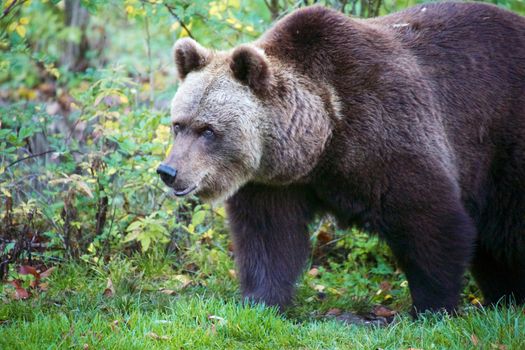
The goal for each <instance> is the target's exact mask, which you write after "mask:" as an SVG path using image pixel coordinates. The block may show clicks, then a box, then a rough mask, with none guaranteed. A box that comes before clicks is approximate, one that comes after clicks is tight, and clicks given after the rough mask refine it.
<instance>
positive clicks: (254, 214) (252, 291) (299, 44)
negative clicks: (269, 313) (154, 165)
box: [174, 3, 525, 311]
mask: <svg viewBox="0 0 525 350" xmlns="http://www.w3.org/2000/svg"><path fill="white" fill-rule="evenodd" d="M259 51H260V52H259ZM236 52H237V54H235V53H234V55H233V57H234V59H233V62H236V59H235V57H241V58H242V60H241V61H240V63H242V65H239V66H236V65H235V64H234V63H231V62H232V58H224V57H229V55H231V54H229V53H220V54H217V55H219V57H222V58H221V60H222V61H224V62H225V63H217V65H216V66H214V65H213V63H210V65H209V66H210V68H204V71H205V72H204V73H202V74H203V75H202V76H203V78H202V79H208V78H207V77H210V76H211V77H217V76H219V75H220V74H217V73H216V72H217V71H220V72H223V70H221V69H222V68H221V69H219V68H213V67H219V66H220V67H224V66H225V65H227V66H228V67H230V68H229V69H230V73H224V74H226V75H228V74H229V77H230V78H227V79H234V80H237V81H239V82H240V83H241V84H243V85H247V86H248V87H249V90H250V91H249V92H241V90H237V88H236V87H235V89H234V90H235V91H236V92H237V91H239V94H240V95H242V96H244V94H245V93H246V97H247V98H249V101H250V102H249V103H250V104H253V105H254V106H256V107H253V108H255V109H256V110H257V113H255V114H254V116H253V118H252V119H249V120H257V121H258V124H257V130H258V131H257V132H255V131H254V133H253V134H251V135H256V136H255V138H258V137H260V139H259V140H260V142H259V143H257V145H258V146H255V145H251V144H250V146H249V147H250V149H252V150H257V151H250V152H251V153H250V154H252V155H253V154H254V153H253V152H256V154H257V157H258V158H257V162H256V163H253V162H252V163H253V164H255V165H253V166H252V168H253V169H252V170H250V171H246V172H245V173H243V176H242V180H238V181H237V180H236V181H235V183H236V185H235V188H234V191H233V192H236V193H235V194H234V195H233V196H231V197H230V198H229V199H228V201H227V209H228V214H229V219H230V222H231V229H232V236H233V240H234V243H235V254H236V261H237V264H238V269H239V276H240V282H241V286H242V289H243V293H244V295H245V297H247V298H253V299H255V300H258V301H262V302H265V303H266V304H269V305H278V306H281V307H282V306H286V305H287V304H289V302H290V301H291V298H292V296H293V289H294V283H295V282H296V279H297V277H298V276H299V274H300V272H301V270H302V268H303V266H304V263H305V261H306V259H307V256H308V251H309V248H308V235H307V229H306V225H307V224H308V222H309V221H310V220H312V218H313V216H314V215H315V214H316V213H320V214H324V213H330V214H332V215H333V216H335V217H336V218H337V220H338V222H339V223H340V224H341V225H344V226H349V225H357V226H360V227H363V228H366V229H367V230H369V231H371V232H376V233H378V234H379V235H380V236H381V237H382V238H383V239H384V240H386V242H388V244H389V246H390V247H391V249H392V251H393V253H394V254H395V256H396V258H397V260H398V262H399V264H400V266H401V267H402V269H403V270H404V272H405V274H406V276H407V279H408V282H409V286H410V291H411V294H412V298H413V304H414V308H415V310H417V311H425V310H433V311H437V310H447V311H452V310H454V309H455V308H456V306H457V302H458V297H459V292H460V290H461V281H462V277H463V275H464V273H465V271H466V269H467V268H468V267H469V266H470V267H471V269H472V272H473V275H474V277H475V278H476V280H477V282H478V284H479V286H480V288H481V289H482V291H483V293H484V296H485V298H486V300H487V301H488V302H497V301H498V300H499V299H500V298H502V297H513V298H514V299H515V300H516V301H518V302H525V19H524V18H523V17H520V16H518V15H515V14H513V13H510V12H508V11H505V10H502V9H499V8H497V7H494V6H490V5H484V4H477V3H440V4H427V5H422V6H417V7H414V8H411V9H408V10H406V11H402V12H399V13H396V14H393V15H390V16H386V17H380V18H376V19H371V20H357V19H350V18H348V17H346V16H344V15H342V14H340V13H337V12H335V11H332V10H328V9H326V8H323V7H317V6H316V7H309V8H305V9H301V10H298V11H296V12H294V13H292V14H290V15H288V16H287V17H285V18H284V19H282V20H281V21H279V22H278V23H277V24H276V25H275V26H274V27H273V28H272V29H270V30H269V31H268V32H267V33H265V34H264V35H263V37H261V38H260V39H259V40H258V41H256V42H255V43H253V44H251V48H250V49H243V50H242V51H240V53H239V51H236ZM239 54H241V56H239ZM221 55H222V56H221ZM250 55H252V56H250ZM197 61H198V60H197ZM222 61H221V62H222ZM210 62H213V59H211V60H210ZM250 62H251V63H250ZM254 62H255V63H254ZM237 68H239V69H237ZM206 69H208V70H209V71H206ZM206 72H208V73H206ZM214 72H215V73H214ZM232 72H233V73H232ZM250 72H252V73H254V74H255V75H250ZM241 73H242V74H241ZM186 74H187V73H186ZM191 74H192V73H190V74H189V75H188V77H190V76H191ZM196 74H197V73H196ZM199 74H201V73H199ZM221 74H223V73H221ZM239 75H240V76H242V77H244V78H245V80H244V81H243V80H242V79H239ZM258 75H259V76H263V77H264V79H263V80H261V81H256V80H253V79H254V77H257V76H258ZM221 76H222V75H221ZM199 77H200V76H199ZM204 77H206V78H204ZM194 79H197V75H195V78H194ZM199 79H200V78H199ZM210 79H211V78H210ZM195 81H197V80H195ZM199 81H200V80H199ZM203 81H208V80H203ZM183 84H189V83H186V82H185V83H183ZM187 89H188V91H189V90H190V88H187ZM209 89H212V90H213V89H214V88H213V84H212V83H210V85H209V88H208V90H209ZM217 89H219V90H220V88H217ZM232 91H233V90H232ZM176 99H177V98H176ZM195 103H197V104H199V103H198V102H195ZM202 104H203V102H202V101H201V102H200V105H202ZM238 104H239V106H243V104H242V103H240V102H239V103H238ZM174 105H177V106H178V105H181V104H177V103H175V104H174ZM174 109H177V107H176V106H175V107H174ZM256 115H260V117H257V116H256ZM236 118H238V119H237V120H239V122H240V123H249V124H251V123H253V121H249V120H248V119H246V118H244V117H243V118H241V119H239V118H240V117H236ZM229 142H240V141H229ZM174 152H177V151H176V150H175V151H174ZM209 152H212V151H209ZM259 152H260V153H259ZM174 157H175V156H174ZM220 157H223V158H224V157H226V156H225V155H224V153H223V154H222V155H221V156H219V158H220ZM228 157H229V156H228ZM232 174H233V173H232ZM232 176H233V175H232ZM221 180H224V179H222V178H221ZM181 181H182V180H181ZM185 181H189V182H191V181H190V180H185ZM199 181H200V180H199ZM212 182H213V181H212V180H208V183H210V184H211V183H212ZM210 186H211V185H210ZM202 191H203V193H204V192H205V190H204V189H203V190H202ZM222 192H224V191H222ZM222 192H221V193H222ZM197 193H198V192H197ZM217 193H218V192H217ZM229 195H231V192H229V193H228V195H226V196H225V197H229ZM209 197H220V195H219V194H215V195H213V196H209Z"/></svg>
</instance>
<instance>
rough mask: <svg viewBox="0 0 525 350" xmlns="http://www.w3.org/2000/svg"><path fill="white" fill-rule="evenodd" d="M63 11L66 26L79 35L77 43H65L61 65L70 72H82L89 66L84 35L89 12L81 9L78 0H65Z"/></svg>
mask: <svg viewBox="0 0 525 350" xmlns="http://www.w3.org/2000/svg"><path fill="white" fill-rule="evenodd" d="M65 11H66V18H65V20H66V26H68V27H75V28H78V29H79V31H80V33H81V34H80V40H79V41H78V42H73V41H66V43H65V50H64V55H63V56H62V64H63V65H64V66H66V67H68V68H69V69H70V70H72V71H77V72H78V71H83V70H85V69H86V68H87V67H88V65H89V63H88V60H87V58H86V52H87V51H88V49H89V43H88V39H87V35H86V29H87V26H88V23H89V12H88V11H87V9H86V8H84V7H82V5H81V2H80V0H66V1H65Z"/></svg>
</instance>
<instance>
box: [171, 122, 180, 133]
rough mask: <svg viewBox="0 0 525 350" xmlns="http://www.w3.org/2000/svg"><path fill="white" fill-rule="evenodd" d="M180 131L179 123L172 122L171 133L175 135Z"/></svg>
mask: <svg viewBox="0 0 525 350" xmlns="http://www.w3.org/2000/svg"><path fill="white" fill-rule="evenodd" d="M179 131H180V124H179V123H174V124H173V133H174V134H175V135H177V133H178V132H179Z"/></svg>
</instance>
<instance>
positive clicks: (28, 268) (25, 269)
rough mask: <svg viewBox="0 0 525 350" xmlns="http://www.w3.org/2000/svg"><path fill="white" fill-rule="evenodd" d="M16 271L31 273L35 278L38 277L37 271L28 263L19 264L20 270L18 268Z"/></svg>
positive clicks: (22, 273) (23, 273)
mask: <svg viewBox="0 0 525 350" xmlns="http://www.w3.org/2000/svg"><path fill="white" fill-rule="evenodd" d="M18 273H20V274H21V275H33V276H35V278H40V274H39V273H38V271H37V270H36V269H35V268H34V267H33V266H29V265H23V266H20V270H18Z"/></svg>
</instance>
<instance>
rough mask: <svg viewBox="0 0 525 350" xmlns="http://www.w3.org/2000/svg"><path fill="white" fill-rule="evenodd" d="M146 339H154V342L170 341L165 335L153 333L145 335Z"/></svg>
mask: <svg viewBox="0 0 525 350" xmlns="http://www.w3.org/2000/svg"><path fill="white" fill-rule="evenodd" d="M146 337H150V338H152V339H155V340H170V339H171V338H170V337H168V336H167V335H158V334H157V333H155V332H149V333H146Z"/></svg>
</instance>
